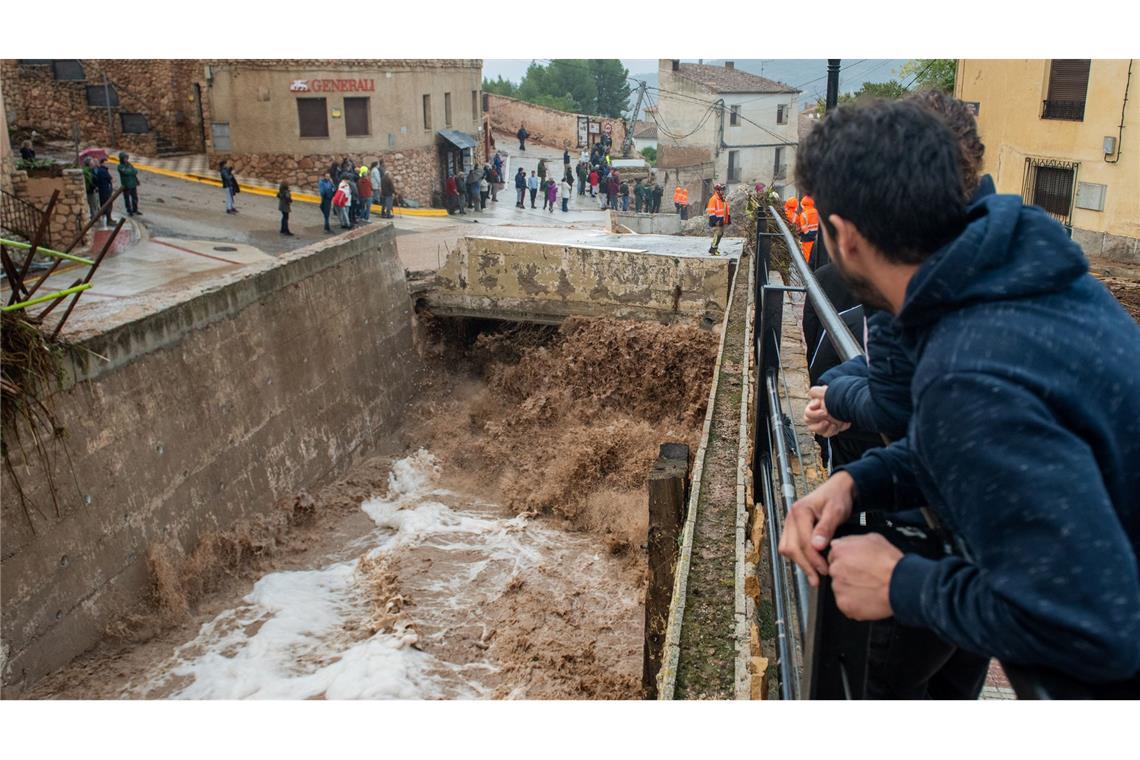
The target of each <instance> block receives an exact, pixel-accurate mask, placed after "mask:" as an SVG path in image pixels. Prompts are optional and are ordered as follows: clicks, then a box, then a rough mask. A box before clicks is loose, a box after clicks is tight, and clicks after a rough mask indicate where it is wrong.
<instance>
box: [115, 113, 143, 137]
mask: <svg viewBox="0 0 1140 760" xmlns="http://www.w3.org/2000/svg"><path fill="white" fill-rule="evenodd" d="M119 125H120V126H121V127H122V129H123V132H125V133H127V134H134V135H142V134H146V133H147V132H149V131H150V124H148V123H147V120H146V116H144V115H143V114H141V113H120V114H119Z"/></svg>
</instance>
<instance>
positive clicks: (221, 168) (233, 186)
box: [218, 159, 241, 214]
mask: <svg viewBox="0 0 1140 760" xmlns="http://www.w3.org/2000/svg"><path fill="white" fill-rule="evenodd" d="M218 172H219V174H221V177H222V189H223V190H225V191H226V213H227V214H236V213H237V212H238V210H237V208H236V207H234V196H235V195H237V194H238V193H240V192H241V188H239V187H238V183H237V178H236V177H234V172H233V169H231V168H230V165H229V163H228V162H227V161H225V160H224V159H223V160H222V161H219V162H218Z"/></svg>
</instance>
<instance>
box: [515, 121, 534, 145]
mask: <svg viewBox="0 0 1140 760" xmlns="http://www.w3.org/2000/svg"><path fill="white" fill-rule="evenodd" d="M515 134H516V136H517V137H518V138H519V150H526V138H528V137H530V132H527V131H526V124H521V125H519V131H518V132H517V133H515Z"/></svg>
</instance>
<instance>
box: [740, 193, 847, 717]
mask: <svg viewBox="0 0 1140 760" xmlns="http://www.w3.org/2000/svg"><path fill="white" fill-rule="evenodd" d="M769 220H771V221H772V222H773V223H774V227H775V232H769V231H768V229H769V226H768V223H769ZM772 238H782V239H783V241H784V244H785V246H786V247H787V249H788V252H789V254H790V255H789V256H788V259H789V260H790V262H791V273H792V274H793V276H794V278H795V279H797V280H798V281H799V283H800V284H801V285H799V286H797V285H792V284H786V285H780V284H774V283H771V282H769V281H768V272H769V271H770V269H771V241H772ZM756 249H757V257H756V258H757V271H758V275H759V276H758V277H757V286H756V287H757V293H756V303H757V304H759V308H758V309H757V310H756V321H757V324H756V326H755V330H754V335H755V340H756V356H757V381H756V398H755V402H756V409H757V417H756V418H757V421H758V424H757V426H756V437H757V440H756V446H755V452H756V453H755V461H754V462H753V473H754V474H755V478H756V480H757V481H758V482H757V483H755V484H754V488H755V492H756V493H759V494H761V495H762V498H763V500H764V508H765V510H766V515H765V516H766V519H767V524H768V525H769V530H768V542H769V561H770V562H771V566H772V585H773V586H774V589H773V590H774V607H775V612H776V635H777V640H776V648H777V657H778V659H779V674H780V694H781V697H782V698H784V699H811V698H813V697H815V696H816V687H815V684H816V682H817V681H818V679H819V659H820V653H819V644H820V636H819V629H820V626H821V619H822V616H821V605H820V590H819V588H812V587H811V586H810V585H809V584H808V582H807V578H806V576H805V575H804V573H803V571H802V570H800V569H799V568H798V567H796V566H794V565H792V564H791V563H789V562H787V561H786V560H784V559H783V558H782V557H780V556H779V554H778V549H777V547H778V544H779V541H780V534H781V532H782V530H783V524H784V518H785V516H786V515H787V513H788V511H789V510H790V509H791V507H792V504H794V503H795V501H796V499H797V490H796V478H795V473H794V471H793V468H792V461H791V451H792V450H793V449H794V448H797V447H798V444H797V441H796V440H795V435H794V426H795V423H794V421H792V420H790V419H789V418H787V417H786V416H785V414H784V411H783V406H782V403H781V400H780V392H779V389H780V386H781V384H782V375H781V370H782V368H781V365H780V341H781V334H782V323H783V311H784V295H785V293H787V292H789V291H792V292H804V293H806V295H807V298H808V299H810V300H811V302H812V305H813V306H814V307H815V310H816V313H817V314H818V315H819V318H820V322H821V323H822V325H823V327H824V329H825V330H826V331H827V335H828V336H829V337H830V339H831V342H832V344H833V345H834V347H835V350H836V352H837V354H838V355H839V357H840V358H841V359H842V360H843V361H846V360H847V359H850V358H853V357H856V356H860V355H861V354H862V353H863V350H862V348H861V347H860V345H859V342H858V341H857V340H855V337H854V336H853V335H852V334H851V331H850V330H849V329H848V327H847V325H846V323H844V321H843V320H842V318H840V316H839V314H838V312H837V311H836V309H835V307H834V306H833V305H832V304H831V302H830V300H829V299H828V298H827V295H826V294H825V293H824V292H823V289H822V288H821V287H820V286H819V283H818V282H816V280H815V277H814V276H813V275H812V273H811V270H810V269H809V268H808V265H807V262H806V261H805V260H804V257H803V255H802V254H801V252H800V246H799V243H798V241H797V240H796V238H795V236H794V235H793V234H792V232H791V231H790V230H789V229H788V226H787V224H785V222H784V219H783V216H782V215H781V213H780V212H779V211H778V210H777V209H775V208H773V207H769V208H768V209H767V210H766V211H765V209H760V211H759V213H758V217H757V245H756ZM759 420H764V423H763V424H760V423H759ZM789 426H791V427H792V428H793V431H792V435H790V436H789V434H788V432H787V428H788V427H789ZM789 439H791V440H789ZM777 476H778V478H779V482H780V488H779V493H778V494H777V489H776V488H775V485H774V482H775V478H776V477H777Z"/></svg>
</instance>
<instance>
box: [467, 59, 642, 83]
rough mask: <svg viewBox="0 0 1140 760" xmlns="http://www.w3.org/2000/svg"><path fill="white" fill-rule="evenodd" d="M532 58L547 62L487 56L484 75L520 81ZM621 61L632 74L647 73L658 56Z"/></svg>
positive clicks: (484, 63) (490, 77)
mask: <svg viewBox="0 0 1140 760" xmlns="http://www.w3.org/2000/svg"><path fill="white" fill-rule="evenodd" d="M532 60H538V61H539V63H547V59H546V58H538V59H532V58H485V59H484V60H483V76H485V77H486V78H487V79H498V78H499V77H502V78H503V79H510V80H513V81H514V82H518V81H519V80H520V79H522V77H523V74H525V73H526V67H527V66H529V65H530V62H531V61H532ZM621 63H622V65H623V66H625V67H626V68H627V69H629V73H630V74H645V73H648V72H650V71H657V59H656V58H622V59H621Z"/></svg>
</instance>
